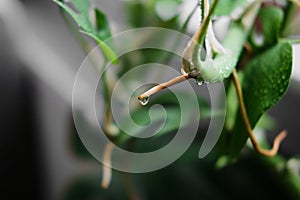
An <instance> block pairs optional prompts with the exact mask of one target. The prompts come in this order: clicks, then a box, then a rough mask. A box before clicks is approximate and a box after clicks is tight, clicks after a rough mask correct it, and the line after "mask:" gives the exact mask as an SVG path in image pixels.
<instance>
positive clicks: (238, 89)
mask: <svg viewBox="0 0 300 200" xmlns="http://www.w3.org/2000/svg"><path fill="white" fill-rule="evenodd" d="M232 77H233V83H234V86H235V89H236V93H237V96H238V101H239V107H240V111H241V115H242V118H243V121H244V123H245V126H246V129H247V133H248V135H249V137H250V140H251V143H252V145H253V147H254V149H255V150H256V151H257V152H258V153H259V154H261V155H264V156H268V157H272V156H275V155H276V154H277V152H278V149H279V145H280V143H281V142H282V140H283V139H284V138H285V137H286V135H287V132H286V131H285V130H284V131H282V132H280V133H279V134H278V135H277V136H276V138H275V140H274V142H273V147H272V149H270V150H266V149H262V148H261V147H260V146H259V144H258V142H257V140H256V139H255V137H254V133H253V131H252V127H251V125H250V122H249V119H248V115H247V111H246V108H245V104H244V99H243V94H242V89H241V85H240V81H239V78H238V75H237V72H236V70H235V69H234V71H233V73H232Z"/></svg>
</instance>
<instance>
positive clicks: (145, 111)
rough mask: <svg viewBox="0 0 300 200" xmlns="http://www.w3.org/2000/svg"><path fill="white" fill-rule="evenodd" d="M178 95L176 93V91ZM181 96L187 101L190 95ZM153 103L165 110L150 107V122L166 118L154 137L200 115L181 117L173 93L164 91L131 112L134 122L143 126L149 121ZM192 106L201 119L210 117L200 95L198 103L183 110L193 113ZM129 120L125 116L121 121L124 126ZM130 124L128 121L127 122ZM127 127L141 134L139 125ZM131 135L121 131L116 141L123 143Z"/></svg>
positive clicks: (133, 133)
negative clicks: (145, 104)
mask: <svg viewBox="0 0 300 200" xmlns="http://www.w3.org/2000/svg"><path fill="white" fill-rule="evenodd" d="M177 95H178V93H177ZM181 96H185V101H186V103H188V100H189V98H190V96H191V94H189V93H188V92H186V93H182V94H181ZM155 104H159V105H162V106H163V107H164V110H165V114H164V112H162V110H161V108H155V107H154V108H151V117H152V118H151V120H152V121H151V123H159V122H160V121H162V120H164V119H165V120H166V121H165V123H164V125H163V128H162V129H161V130H160V131H159V132H158V133H157V134H156V135H155V137H159V136H162V135H164V134H167V133H170V132H171V131H173V130H176V129H178V128H179V127H181V128H182V127H185V126H187V125H188V124H190V123H192V122H195V121H198V120H200V116H196V118H194V117H195V116H192V114H191V116H190V118H183V119H181V114H182V113H181V109H180V104H179V102H178V100H177V99H176V97H175V96H174V94H172V93H168V92H167V93H164V94H161V95H159V96H157V97H156V98H154V99H153V100H151V101H150V102H149V105H147V106H145V107H143V108H138V109H136V110H135V111H133V113H132V114H131V117H132V119H133V120H134V121H135V123H136V124H137V125H139V126H145V125H147V124H148V123H150V118H149V108H150V107H151V106H153V105H155ZM194 106H198V107H199V109H200V115H201V119H205V118H209V117H210V113H211V112H210V106H209V104H208V103H207V102H206V100H204V99H203V98H201V97H200V96H198V105H193V106H190V107H189V108H190V109H191V110H190V111H187V110H185V111H184V112H186V113H189V112H190V113H193V109H194ZM128 120H130V119H129V118H125V119H124V121H123V122H122V123H123V125H124V126H126V123H128V122H127V121H128ZM128 124H130V123H128ZM127 127H128V129H131V135H136V136H138V135H139V134H142V133H143V131H142V130H141V128H140V127H138V126H136V127H132V126H127ZM130 138H131V137H130V136H129V135H127V134H126V133H121V135H120V137H119V138H118V143H120V144H123V143H124V142H126V141H128V140H129V139H130Z"/></svg>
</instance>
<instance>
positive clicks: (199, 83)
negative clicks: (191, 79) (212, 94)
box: [196, 81, 204, 86]
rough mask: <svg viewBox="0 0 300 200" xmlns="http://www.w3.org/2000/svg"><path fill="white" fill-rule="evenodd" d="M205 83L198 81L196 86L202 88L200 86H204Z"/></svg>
mask: <svg viewBox="0 0 300 200" xmlns="http://www.w3.org/2000/svg"><path fill="white" fill-rule="evenodd" d="M203 83H204V82H203V81H197V82H196V84H197V85H199V86H200V85H203Z"/></svg>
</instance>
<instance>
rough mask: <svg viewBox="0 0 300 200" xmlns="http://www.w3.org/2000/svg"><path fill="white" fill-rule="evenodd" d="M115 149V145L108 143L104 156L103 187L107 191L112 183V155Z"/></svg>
mask: <svg viewBox="0 0 300 200" xmlns="http://www.w3.org/2000/svg"><path fill="white" fill-rule="evenodd" d="M113 149H114V144H113V143H111V142H110V143H108V144H107V145H106V146H105V149H104V154H103V174H102V176H103V177H102V183H101V187H102V188H103V189H107V188H108V186H109V184H110V182H111V171H112V170H111V154H112V151H113Z"/></svg>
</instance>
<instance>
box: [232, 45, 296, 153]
mask: <svg viewBox="0 0 300 200" xmlns="http://www.w3.org/2000/svg"><path fill="white" fill-rule="evenodd" d="M291 71H292V47H291V44H290V43H278V44H277V45H275V46H274V47H272V48H271V49H269V50H267V51H266V52H264V53H262V54H261V55H259V56H257V57H256V58H254V59H253V60H252V61H251V62H250V63H249V64H248V65H247V66H246V69H245V70H244V71H243V74H244V79H243V82H242V89H243V95H244V101H245V106H246V110H247V112H248V118H249V120H250V123H251V126H252V128H254V127H255V125H256V123H257V122H258V120H259V118H260V117H261V116H262V115H263V113H264V112H265V111H266V110H268V109H270V108H271V107H273V106H274V105H275V104H276V103H277V102H278V101H279V100H280V99H281V98H282V96H283V95H284V94H285V92H286V90H287V88H288V85H289V82H290V76H291ZM229 138H230V139H229V140H230V141H229V146H228V151H229V154H231V155H233V156H236V155H237V154H238V153H239V152H240V151H241V149H242V148H243V146H244V145H245V142H246V140H247V138H248V135H247V132H246V128H245V125H244V123H243V120H242V117H241V116H240V112H238V113H237V117H236V122H235V125H234V128H233V131H232V132H231V135H230V136H229Z"/></svg>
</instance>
